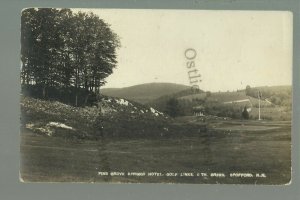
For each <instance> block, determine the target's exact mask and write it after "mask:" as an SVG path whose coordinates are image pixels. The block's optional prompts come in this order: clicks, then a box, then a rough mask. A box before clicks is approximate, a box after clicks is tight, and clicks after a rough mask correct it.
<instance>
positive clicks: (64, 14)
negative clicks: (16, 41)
mask: <svg viewBox="0 0 300 200" xmlns="http://www.w3.org/2000/svg"><path fill="white" fill-rule="evenodd" d="M119 46H120V42H119V38H118V36H117V35H116V34H115V33H114V32H113V31H112V30H111V29H110V27H109V25H108V24H106V23H105V22H104V21H103V20H102V19H100V18H99V17H98V16H97V15H94V14H93V13H84V12H78V13H73V12H72V11H71V10H70V9H54V8H40V9H36V8H29V9H26V10H24V11H23V12H22V25H21V61H22V70H21V81H22V84H24V85H37V86H39V87H41V88H43V89H42V93H43V95H42V97H43V98H47V88H49V87H64V88H74V93H75V103H74V104H75V105H76V106H77V105H78V100H77V99H78V95H79V91H81V90H84V91H85V95H86V101H87V98H88V96H89V94H90V93H91V92H93V93H99V91H100V87H101V86H102V85H103V84H105V78H106V77H107V76H109V75H110V74H111V73H112V72H113V68H115V67H116V64H117V60H116V57H117V56H116V49H117V48H118V47H119Z"/></svg>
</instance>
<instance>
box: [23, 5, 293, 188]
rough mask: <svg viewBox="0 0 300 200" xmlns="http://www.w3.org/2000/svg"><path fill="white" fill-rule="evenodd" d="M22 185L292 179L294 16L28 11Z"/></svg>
mask: <svg viewBox="0 0 300 200" xmlns="http://www.w3.org/2000/svg"><path fill="white" fill-rule="evenodd" d="M20 32H21V38H20V42H21V45H20V110H21V112H20V114H21V115H20V141H21V143H20V175H19V178H20V181H21V182H80V183H83V182H84V183H105V182H106V183H176V184H184V183H189V184H250V185H289V184H290V183H291V182H292V179H291V172H292V168H291V166H292V165H291V163H292V160H291V138H292V137H291V126H292V64H293V15H292V13H291V12H288V11H241V10H235V11H233V10H232V11H231V10H164V9H80V8H25V9H23V10H22V13H21V19H20Z"/></svg>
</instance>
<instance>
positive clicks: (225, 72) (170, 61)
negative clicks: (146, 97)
mask: <svg viewBox="0 0 300 200" xmlns="http://www.w3.org/2000/svg"><path fill="white" fill-rule="evenodd" d="M81 11H84V12H93V13H94V14H97V15H98V16H99V17H100V18H101V19H103V20H104V21H105V22H106V23H108V24H110V27H111V29H112V30H113V31H114V32H115V33H116V34H117V35H119V37H120V42H121V47H120V48H119V49H118V50H117V55H118V59H117V60H118V64H117V67H116V69H114V72H113V74H111V75H110V76H109V77H108V78H107V79H106V81H107V83H106V85H105V86H103V87H104V88H121V87H128V86H133V85H137V84H143V83H152V82H169V83H178V84H184V85H191V84H190V78H189V77H190V76H192V75H198V74H200V75H201V82H198V83H193V84H198V86H199V88H200V89H202V90H205V91H227V90H229V91H234V90H237V89H244V88H245V87H246V86H247V85H250V86H251V87H255V86H272V85H291V84H292V44H293V41H292V39H293V37H292V32H293V30H292V23H293V22H292V18H293V17H292V14H291V13H290V12H287V11H205V10H153V9H147V10H145V9H89V10H86V9H81ZM187 49H193V50H194V51H193V52H192V51H188V53H187V56H188V57H195V58H193V59H191V60H189V59H187V57H186V56H185V51H186V50H187ZM194 52H196V56H194V55H192V54H193V53H194ZM190 61H193V62H194V67H193V68H190V69H189V68H188V67H187V66H188V65H189V64H190V63H189V64H188V63H187V62H190ZM191 69H197V71H196V72H192V73H189V72H188V71H190V70H191ZM193 73H194V74H193ZM193 80H195V79H193Z"/></svg>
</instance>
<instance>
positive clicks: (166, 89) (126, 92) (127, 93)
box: [100, 83, 190, 104]
mask: <svg viewBox="0 0 300 200" xmlns="http://www.w3.org/2000/svg"><path fill="white" fill-rule="evenodd" d="M189 88H190V87H189V86H186V85H180V84H174V83H146V84H140V85H135V86H131V87H124V88H103V89H101V90H100V92H101V94H103V95H106V96H112V97H119V98H125V99H129V100H132V101H135V102H138V103H142V104H145V103H147V102H149V101H152V100H154V99H156V98H158V97H160V96H163V95H170V94H174V93H177V92H180V91H182V90H186V89H189Z"/></svg>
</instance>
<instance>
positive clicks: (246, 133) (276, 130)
mask: <svg viewBox="0 0 300 200" xmlns="http://www.w3.org/2000/svg"><path fill="white" fill-rule="evenodd" d="M193 123H195V124H197V123H198V122H197V120H194V122H193ZM290 134H291V124H290V122H280V121H278V122H270V121H269V122H265V121H259V122H258V121H237V120H235V121H233V120H230V121H220V120H216V121H211V122H209V129H208V131H207V132H206V133H201V134H199V136H191V137H187V136H185V137H174V138H160V139H158V138H156V139H117V138H111V139H101V140H98V141H92V140H77V139H76V140H67V139H63V138H60V137H48V136H45V135H37V134H34V133H32V132H30V131H29V130H27V129H23V130H22V131H21V177H22V179H23V180H24V181H33V182H35V181H38V182H48V181H50V182H57V181H58V182H65V181H74V182H86V181H88V182H132V183H134V182H168V183H176V182H180V183H230V184H239V183H241V184H286V183H288V182H289V181H290V166H291V159H290V158H291V155H290V154H291V150H290V144H291V135H290ZM100 171H108V172H110V171H115V172H160V173H162V175H163V176H140V177H139V176H128V175H125V176H100V175H98V172H100ZM168 172H173V173H178V174H177V176H173V177H167V176H165V175H166V173H168ZM182 172H184V173H195V174H196V173H207V174H208V176H207V177H202V176H194V177H188V176H180V173H182ZM211 173H223V174H224V175H225V176H226V177H225V178H222V177H212V176H210V175H211ZM230 173H252V174H254V175H255V174H256V173H260V174H261V173H264V174H265V175H266V177H265V178H263V177H255V176H254V177H248V178H239V177H230Z"/></svg>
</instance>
